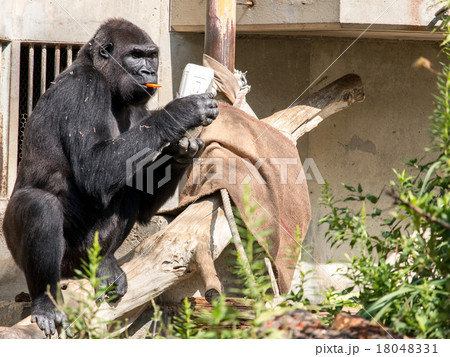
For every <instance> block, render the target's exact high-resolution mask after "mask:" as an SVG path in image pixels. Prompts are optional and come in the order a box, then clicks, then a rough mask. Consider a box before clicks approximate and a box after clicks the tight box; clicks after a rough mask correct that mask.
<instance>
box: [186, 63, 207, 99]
mask: <svg viewBox="0 0 450 357" xmlns="http://www.w3.org/2000/svg"><path fill="white" fill-rule="evenodd" d="M213 79H214V70H213V69H211V68H207V67H203V66H199V65H196V64H193V63H188V64H187V65H186V67H185V68H184V71H183V77H182V78H181V83H180V89H179V91H178V93H179V95H180V97H186V96H188V95H191V94H202V93H206V92H207V91H208V89H209V86H210V85H211V83H212V81H213Z"/></svg>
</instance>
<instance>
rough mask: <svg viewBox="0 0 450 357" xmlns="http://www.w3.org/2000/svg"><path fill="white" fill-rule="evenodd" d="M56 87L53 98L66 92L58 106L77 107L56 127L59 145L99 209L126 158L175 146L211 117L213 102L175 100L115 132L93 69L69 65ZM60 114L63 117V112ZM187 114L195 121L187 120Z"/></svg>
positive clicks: (121, 178)
mask: <svg viewBox="0 0 450 357" xmlns="http://www.w3.org/2000/svg"><path fill="white" fill-rule="evenodd" d="M84 83H87V85H85V84H84ZM56 86H58V87H59V88H57V89H58V93H59V94H61V93H65V92H68V91H70V95H67V96H66V101H65V102H64V104H59V105H61V106H63V107H69V108H77V111H76V113H77V114H76V116H74V117H70V118H67V120H66V123H67V125H63V126H62V127H61V138H62V140H63V147H64V148H65V149H66V151H67V152H66V156H67V157H68V159H69V161H70V166H71V167H72V171H73V175H74V179H75V182H76V184H77V186H78V187H79V188H80V189H81V190H82V191H84V192H85V193H86V194H88V195H89V196H91V197H93V198H94V199H95V200H96V201H97V202H98V203H100V204H101V205H102V206H103V207H106V206H107V205H108V204H109V202H110V200H111V198H112V197H113V196H114V194H115V193H116V192H117V191H118V190H119V189H120V188H121V187H123V186H124V185H125V182H126V174H127V172H126V162H127V159H129V158H132V157H133V156H134V155H136V154H137V153H139V152H140V151H141V150H144V149H145V150H148V153H149V154H151V153H153V152H156V151H158V150H160V149H161V148H162V147H163V146H164V145H166V144H167V143H175V142H177V141H178V140H179V139H180V138H181V137H182V135H183V134H184V133H185V132H186V130H188V129H190V128H191V127H193V126H198V125H207V124H209V123H210V122H211V121H212V119H213V118H215V116H216V115H217V108H213V107H211V108H210V106H211V105H212V103H213V101H211V104H208V103H209V102H208V101H207V100H205V98H203V99H202V100H200V98H199V97H200V96H191V97H186V98H180V99H176V100H174V101H173V102H171V103H169V104H168V105H167V106H166V108H164V109H161V110H158V111H155V112H152V113H149V114H148V115H147V117H145V118H143V119H142V120H141V121H140V122H137V123H136V125H134V126H133V127H131V128H130V129H129V130H127V131H125V132H123V133H120V132H119V130H118V125H117V121H116V118H115V117H114V116H113V115H112V113H111V110H110V108H111V99H110V92H109V88H108V84H107V82H106V81H105V79H104V77H103V76H101V75H100V74H99V73H98V72H97V71H95V70H92V69H91V68H89V67H88V66H82V65H80V66H74V67H72V71H71V72H70V73H66V74H65V75H64V76H62V77H61V79H60V80H59V81H58V83H57V85H56ZM56 86H55V87H56ZM55 89H56V88H55ZM49 102H50V103H54V105H58V103H61V101H60V100H59V99H57V98H54V100H51V98H50V100H49ZM61 111H62V113H64V108H61ZM193 116H194V117H196V119H197V120H194V121H193V120H192V117H193ZM193 123H194V124H193ZM135 166H136V165H133V169H135Z"/></svg>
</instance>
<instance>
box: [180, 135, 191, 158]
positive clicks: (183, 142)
mask: <svg viewBox="0 0 450 357" xmlns="http://www.w3.org/2000/svg"><path fill="white" fill-rule="evenodd" d="M188 148H189V139H188V138H187V137H185V136H183V137H182V138H181V139H180V141H178V152H179V153H180V154H184V153H186V152H187V151H188Z"/></svg>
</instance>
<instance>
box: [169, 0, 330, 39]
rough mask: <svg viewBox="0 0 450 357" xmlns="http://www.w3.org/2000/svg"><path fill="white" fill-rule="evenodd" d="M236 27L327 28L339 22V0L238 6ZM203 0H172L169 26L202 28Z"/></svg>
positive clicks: (279, 0)
mask: <svg viewBox="0 0 450 357" xmlns="http://www.w3.org/2000/svg"><path fill="white" fill-rule="evenodd" d="M236 19H237V21H236V24H237V29H238V30H239V31H251V32H259V31H265V32H266V31H270V30H279V29H285V30H288V29H294V28H295V29H306V28H309V29H312V28H327V25H330V24H334V23H338V22H339V0H303V1H295V0H265V1H256V5H255V6H254V7H248V6H238V7H237V16H236ZM205 20H206V0H199V1H190V0H173V1H172V5H171V26H172V27H173V28H174V29H175V30H176V31H200V32H202V31H204V28H205Z"/></svg>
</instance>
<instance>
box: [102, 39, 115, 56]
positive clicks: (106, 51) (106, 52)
mask: <svg viewBox="0 0 450 357" xmlns="http://www.w3.org/2000/svg"><path fill="white" fill-rule="evenodd" d="M113 49H114V45H113V44H112V43H111V42H109V43H105V44H104V45H102V46H100V50H99V53H100V56H102V57H104V58H109V56H110V55H111V52H112V50H113Z"/></svg>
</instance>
